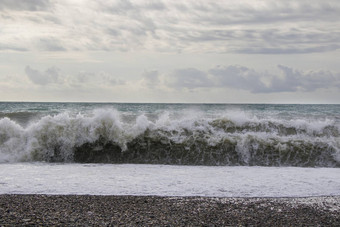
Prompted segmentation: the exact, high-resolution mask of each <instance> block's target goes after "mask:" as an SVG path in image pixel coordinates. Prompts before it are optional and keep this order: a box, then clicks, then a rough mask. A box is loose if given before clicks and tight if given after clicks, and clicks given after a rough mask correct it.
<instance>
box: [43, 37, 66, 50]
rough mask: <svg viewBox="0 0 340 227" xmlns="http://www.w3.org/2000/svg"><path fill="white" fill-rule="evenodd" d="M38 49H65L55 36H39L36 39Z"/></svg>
mask: <svg viewBox="0 0 340 227" xmlns="http://www.w3.org/2000/svg"><path fill="white" fill-rule="evenodd" d="M37 46H38V47H39V49H41V50H44V51H65V50H66V49H65V48H64V47H63V46H62V45H61V43H60V41H59V40H58V39H55V38H52V37H50V38H41V39H39V40H38V41H37Z"/></svg>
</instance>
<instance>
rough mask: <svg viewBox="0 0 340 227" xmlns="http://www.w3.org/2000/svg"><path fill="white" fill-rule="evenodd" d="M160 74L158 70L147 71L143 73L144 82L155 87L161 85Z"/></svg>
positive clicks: (150, 86)
mask: <svg viewBox="0 0 340 227" xmlns="http://www.w3.org/2000/svg"><path fill="white" fill-rule="evenodd" d="M160 83H161V81H160V75H159V72H158V71H157V70H152V71H145V72H144V73H143V74H142V84H144V85H145V86H146V87H148V88H155V87H158V86H159V85H160Z"/></svg>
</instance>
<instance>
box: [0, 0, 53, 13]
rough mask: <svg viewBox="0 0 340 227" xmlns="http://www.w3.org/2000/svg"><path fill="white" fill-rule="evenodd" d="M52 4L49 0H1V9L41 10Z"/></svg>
mask: <svg viewBox="0 0 340 227" xmlns="http://www.w3.org/2000/svg"><path fill="white" fill-rule="evenodd" d="M50 6H51V2H50V1H49V0H1V1H0V10H4V9H5V10H25V11H40V10H45V9H47V8H49V7H50Z"/></svg>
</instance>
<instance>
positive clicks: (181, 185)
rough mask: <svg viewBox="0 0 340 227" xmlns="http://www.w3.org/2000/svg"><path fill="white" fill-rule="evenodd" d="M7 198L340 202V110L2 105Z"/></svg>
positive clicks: (0, 156)
mask: <svg viewBox="0 0 340 227" xmlns="http://www.w3.org/2000/svg"><path fill="white" fill-rule="evenodd" d="M0 194H90V195H155V196H209V197H309V196H334V195H340V105H326V104H324V105H312V104H309V105H302V104H294V105H289V104H165V103H47V102H45V103H40V102H0Z"/></svg>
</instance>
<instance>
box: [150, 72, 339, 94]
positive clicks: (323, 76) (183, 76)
mask: <svg viewBox="0 0 340 227" xmlns="http://www.w3.org/2000/svg"><path fill="white" fill-rule="evenodd" d="M277 67H278V69H279V72H280V74H279V75H275V74H270V73H268V72H258V71H256V70H253V69H250V68H247V67H244V66H239V65H230V66H216V67H215V68H212V69H210V70H208V71H207V72H204V71H200V70H198V69H194V68H189V69H179V70H176V71H174V72H173V73H170V74H167V76H166V78H165V81H166V82H165V85H166V86H168V87H171V88H176V89H183V88H186V89H190V90H193V89H196V88H222V89H223V88H232V89H239V90H246V91H249V92H251V93H279V92H295V91H302V92H312V91H315V90H317V89H328V88H338V89H340V73H332V72H330V71H322V70H320V71H310V72H303V71H299V70H295V69H293V68H290V67H287V66H283V65H278V66H277ZM153 77H155V78H157V79H158V72H157V73H156V72H154V74H153V73H151V74H150V80H151V81H154V84H152V86H150V87H154V86H156V85H157V84H159V81H158V80H157V79H155V80H152V79H153Z"/></svg>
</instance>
